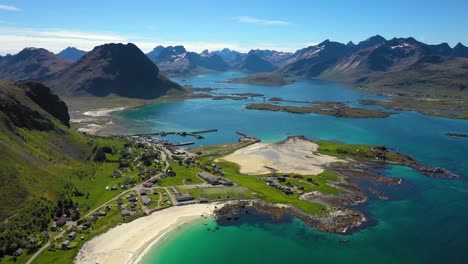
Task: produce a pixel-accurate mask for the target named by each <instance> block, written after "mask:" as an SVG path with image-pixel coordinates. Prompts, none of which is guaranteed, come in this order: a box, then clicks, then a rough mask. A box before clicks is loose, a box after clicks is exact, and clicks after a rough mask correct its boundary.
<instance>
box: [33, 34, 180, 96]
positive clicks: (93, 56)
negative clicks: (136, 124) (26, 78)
mask: <svg viewBox="0 0 468 264" xmlns="http://www.w3.org/2000/svg"><path fill="white" fill-rule="evenodd" d="M40 80H41V81H43V82H44V83H46V84H47V85H49V86H50V87H51V88H52V89H53V91H54V92H56V93H57V94H59V95H63V96H89V95H92V96H107V95H111V94H114V95H117V96H122V97H130V98H142V99H150V98H156V97H159V96H162V95H165V94H166V93H167V92H169V91H182V90H183V89H182V88H181V87H180V85H178V84H176V83H174V82H172V81H171V80H169V79H168V78H167V77H165V76H164V75H163V74H161V73H160V72H159V69H158V67H157V66H156V65H155V64H154V63H152V62H151V61H150V60H149V59H148V57H146V55H145V54H144V53H143V52H142V51H141V50H140V49H139V48H138V47H137V46H135V45H134V44H131V43H130V44H105V45H102V46H98V47H95V48H94V49H93V50H92V51H90V52H89V53H87V54H86V55H85V56H84V57H83V58H81V59H80V60H78V61H76V62H75V63H73V64H72V65H71V66H70V67H68V68H67V69H64V70H62V71H60V72H57V73H54V74H51V75H48V76H46V77H44V78H40Z"/></svg>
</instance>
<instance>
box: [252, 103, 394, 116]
mask: <svg viewBox="0 0 468 264" xmlns="http://www.w3.org/2000/svg"><path fill="white" fill-rule="evenodd" d="M245 108H246V109H256V110H265V111H276V112H278V111H279V112H288V113H293V114H309V113H315V114H321V115H329V116H336V117H347V118H385V117H389V116H390V115H392V114H393V113H391V112H384V111H381V110H376V109H367V108H358V107H350V106H347V105H346V104H344V103H340V102H311V105H310V106H291V105H278V104H271V103H254V104H248V105H247V106H246V107H245Z"/></svg>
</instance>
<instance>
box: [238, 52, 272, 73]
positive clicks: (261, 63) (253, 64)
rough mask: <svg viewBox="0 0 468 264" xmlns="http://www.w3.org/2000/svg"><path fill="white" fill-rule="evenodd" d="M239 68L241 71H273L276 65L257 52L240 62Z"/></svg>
mask: <svg viewBox="0 0 468 264" xmlns="http://www.w3.org/2000/svg"><path fill="white" fill-rule="evenodd" d="M239 69H240V70H241V71H246V72H252V73H258V72H272V71H274V70H276V67H275V66H274V65H273V64H272V63H271V62H269V61H266V60H264V59H262V58H260V56H258V55H256V54H250V55H247V57H246V58H245V59H244V60H243V61H242V62H241V63H240V65H239Z"/></svg>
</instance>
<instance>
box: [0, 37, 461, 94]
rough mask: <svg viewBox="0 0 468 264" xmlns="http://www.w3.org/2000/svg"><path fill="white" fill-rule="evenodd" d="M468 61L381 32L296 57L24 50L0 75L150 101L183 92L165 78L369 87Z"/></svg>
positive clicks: (2, 65) (4, 62) (115, 47)
mask: <svg viewBox="0 0 468 264" xmlns="http://www.w3.org/2000/svg"><path fill="white" fill-rule="evenodd" d="M447 58H453V59H452V60H449V59H447ZM467 58H468V48H467V47H465V46H464V45H462V44H461V43H458V44H457V45H456V46H454V47H453V48H452V47H450V46H449V45H448V44H447V43H442V44H438V45H429V44H425V43H422V42H419V41H417V40H416V39H414V38H411V37H409V38H393V39H390V40H387V39H385V38H383V37H382V36H379V35H376V36H373V37H370V38H368V39H366V40H364V41H361V42H359V43H357V44H354V43H352V42H349V43H347V44H343V43H339V42H334V41H330V40H325V41H323V42H321V43H319V44H317V45H312V46H309V47H306V48H303V49H299V50H297V51H296V52H294V53H291V52H281V51H275V50H259V49H255V50H250V51H249V52H248V53H242V52H237V51H233V50H230V49H227V48H226V49H222V50H218V51H211V52H210V51H208V50H205V51H203V52H201V53H196V52H190V51H187V50H186V49H185V48H184V47H183V46H168V47H163V46H157V47H155V48H154V49H153V50H152V51H151V52H149V53H147V54H144V53H143V52H142V51H141V50H140V49H138V48H137V47H136V46H135V45H133V44H126V45H124V44H105V45H101V46H98V47H95V48H94V49H93V50H92V51H90V52H84V51H80V50H78V49H76V48H67V49H65V50H63V51H62V52H60V53H59V54H57V55H55V54H53V53H51V52H49V51H47V50H45V49H40V48H25V49H24V50H22V51H21V52H19V53H18V54H16V55H7V56H5V57H0V78H1V79H8V80H14V81H18V80H36V81H41V82H44V83H45V84H46V85H48V86H50V87H51V89H52V90H53V91H54V92H55V93H57V94H59V95H61V96H65V97H70V96H107V95H112V94H114V95H117V96H122V97H132V98H143V99H148V98H156V97H159V96H162V95H164V94H166V93H168V92H171V91H183V89H182V88H181V87H180V86H179V85H177V84H176V83H174V82H172V81H170V80H169V79H168V78H167V77H166V76H165V75H166V74H167V75H169V76H186V75H196V74H201V73H206V72H213V71H228V70H235V71H243V72H248V73H260V72H277V73H281V74H282V75H284V76H286V77H299V78H317V79H325V80H334V81H342V82H351V83H359V84H365V83H370V82H375V80H376V79H378V78H379V77H380V76H384V75H385V76H391V75H392V74H393V75H395V76H398V74H396V73H399V72H400V73H401V72H403V71H418V73H415V75H421V74H429V72H427V71H428V69H431V70H432V71H438V72H445V74H444V75H445V76H446V75H447V74H453V73H455V72H457V73H458V74H460V73H462V74H463V73H464V72H465V71H464V69H465V68H463V67H465V65H466V60H467ZM422 61H424V63H422ZM432 64H437V67H435V66H434V65H432ZM421 65H425V67H422V66H421ZM453 67H456V68H455V69H454V68H453ZM457 67H458V68H457ZM423 69H424V70H423ZM428 81H430V80H428ZM463 85H464V83H462V86H463ZM462 86H460V87H462Z"/></svg>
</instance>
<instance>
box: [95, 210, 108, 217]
mask: <svg viewBox="0 0 468 264" xmlns="http://www.w3.org/2000/svg"><path fill="white" fill-rule="evenodd" d="M96 214H97V215H98V216H106V215H107V213H106V211H99V212H97V213H96Z"/></svg>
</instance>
